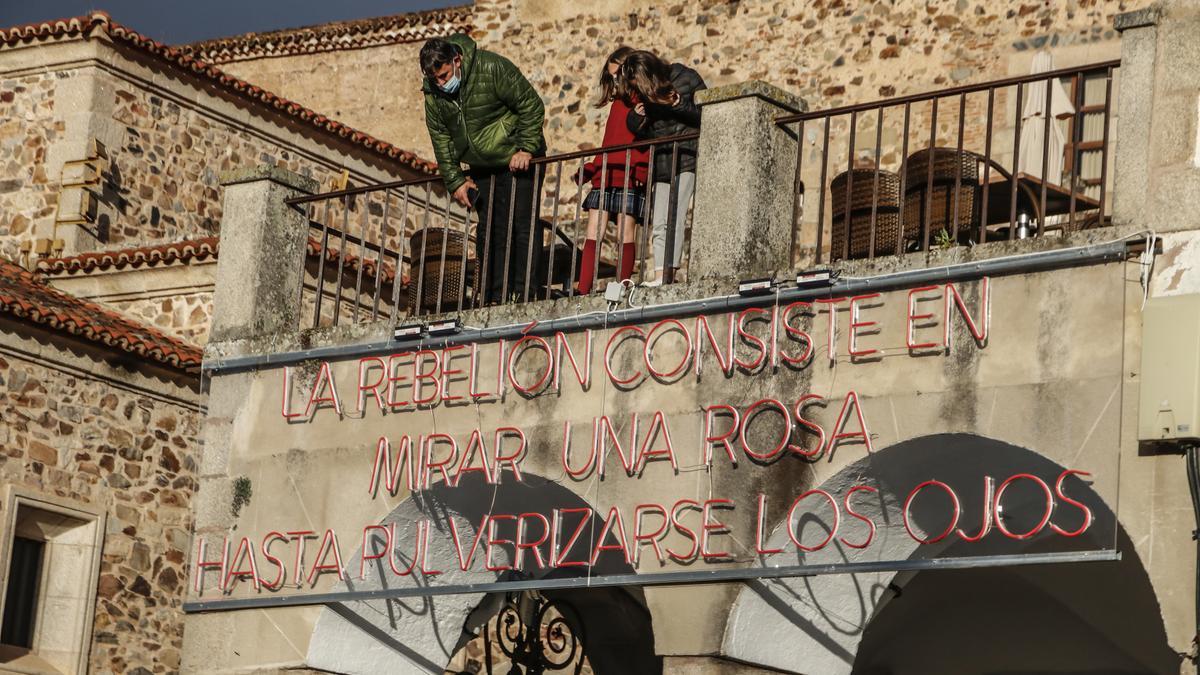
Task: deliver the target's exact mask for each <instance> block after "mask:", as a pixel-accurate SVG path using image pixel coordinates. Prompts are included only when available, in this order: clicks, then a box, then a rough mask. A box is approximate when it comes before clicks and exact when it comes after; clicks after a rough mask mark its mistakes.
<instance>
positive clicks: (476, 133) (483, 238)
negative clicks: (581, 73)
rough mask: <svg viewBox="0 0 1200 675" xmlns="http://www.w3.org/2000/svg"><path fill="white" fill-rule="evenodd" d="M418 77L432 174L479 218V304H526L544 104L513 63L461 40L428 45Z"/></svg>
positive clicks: (536, 237) (533, 275)
mask: <svg viewBox="0 0 1200 675" xmlns="http://www.w3.org/2000/svg"><path fill="white" fill-rule="evenodd" d="M421 72H422V73H423V74H424V75H425V82H424V86H423V90H424V92H425V125H426V126H427V127H428V129H429V138H430V140H431V141H432V142H433V152H434V156H435V157H436V158H437V163H438V171H439V172H440V173H441V174H442V180H443V181H444V182H445V184H446V190H447V191H448V192H449V193H450V194H451V195H453V197H454V199H455V200H456V201H458V202H459V203H460V204H462V205H463V206H467V207H469V208H474V209H475V211H476V212H477V213H478V215H479V224H478V226H477V229H476V232H475V253H476V257H477V260H478V261H479V262H478V267H477V268H476V269H477V270H478V272H479V273H480V274H482V275H483V279H482V281H483V283H481V284H480V288H481V289H482V291H483V301H484V302H485V303H492V302H504V301H507V300H513V299H516V300H520V299H524V298H525V297H526V295H527V289H528V290H529V291H533V289H534V288H535V287H537V286H538V284H537V283H536V281H537V280H538V279H539V278H542V277H543V274H542V273H541V272H539V271H538V260H539V259H540V253H541V250H542V246H543V234H542V228H541V223H540V222H539V220H538V219H537V218H535V214H536V212H537V206H538V197H539V195H540V193H541V183H542V180H541V179H542V175H541V174H542V172H541V170H540V169H537V168H535V167H534V166H533V165H531V163H530V162H531V161H532V160H533V158H534V157H539V156H542V155H545V153H546V139H545V137H544V136H543V135H542V125H543V123H544V122H545V118H546V110H545V107H544V106H543V105H542V99H541V97H540V96H538V94H537V92H536V91H534V89H533V87H532V86H531V85H530V84H529V81H528V80H526V79H525V76H524V75H522V74H521V71H520V70H519V69H518V68H517V67H516V66H515V65H513V63H512V61H509V60H508V59H506V58H504V57H503V56H500V55H499V54H495V53H492V52H489V51H487V50H483V49H479V48H477V47H476V46H475V41H474V40H472V39H471V38H470V37H467V36H466V35H452V36H450V37H449V38H446V39H441V38H433V39H431V40H429V41H428V42H426V43H425V45H424V46H423V47H422V48H421ZM463 164H466V165H467V167H468V168H467V170H466V171H465V172H464V171H463V168H462V165H463ZM514 183H515V190H514ZM514 195H515V197H514ZM510 214H511V216H510ZM531 249H532V256H530V252H531Z"/></svg>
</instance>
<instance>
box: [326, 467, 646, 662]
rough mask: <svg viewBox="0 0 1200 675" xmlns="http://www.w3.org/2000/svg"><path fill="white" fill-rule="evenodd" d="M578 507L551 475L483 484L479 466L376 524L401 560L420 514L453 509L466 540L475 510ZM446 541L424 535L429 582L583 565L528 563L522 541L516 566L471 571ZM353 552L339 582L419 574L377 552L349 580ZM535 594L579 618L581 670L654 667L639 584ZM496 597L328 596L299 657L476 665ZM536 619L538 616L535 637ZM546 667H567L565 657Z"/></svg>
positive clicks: (612, 561)
mask: <svg viewBox="0 0 1200 675" xmlns="http://www.w3.org/2000/svg"><path fill="white" fill-rule="evenodd" d="M583 507H591V505H590V504H588V503H587V502H586V501H585V500H584V499H583V498H581V497H580V496H579V495H577V494H575V493H574V492H571V491H570V490H568V489H567V488H566V487H564V486H562V485H560V484H559V483H557V482H554V481H551V480H548V479H545V478H542V477H540V476H537V475H533V474H529V473H525V474H524V481H523V482H516V481H513V480H510V476H508V475H506V476H505V477H504V480H503V481H501V482H500V483H499V484H498V485H488V484H487V483H485V482H484V479H483V477H482V476H479V475H467V476H464V477H463V480H462V481H461V483H460V484H459V486H458V487H456V488H450V487H448V486H446V485H445V484H436V485H434V486H432V487H431V488H430V489H428V490H425V491H423V492H420V493H418V494H416V495H414V496H412V497H409V498H407V499H405V500H404V501H403V502H401V503H400V504H399V505H398V506H397V507H396V508H395V509H393V510H392V512H391V513H389V514H388V515H387V516H386V517H385V518H383V519H382V520H381V521H380V524H381V525H385V526H386V525H389V524H392V523H395V524H396V531H397V535H396V542H397V543H396V545H395V547H394V549H393V552H392V554H393V555H394V556H395V557H396V559H397V560H398V565H399V566H400V567H401V568H405V567H407V566H409V565H410V564H414V563H415V562H416V561H414V560H413V553H414V548H413V545H412V543H411V542H413V541H415V538H416V536H417V529H418V528H419V527H420V525H419V524H420V523H421V521H423V520H427V521H428V522H429V523H430V526H431V527H440V528H443V529H444V528H446V527H447V525H446V524H447V523H448V522H449V519H453V520H454V522H455V523H456V525H457V527H458V529H459V534H460V536H461V537H462V538H463V540H464V542H463V544H462V545H463V548H464V549H466V548H467V547H469V546H470V541H468V540H469V539H474V538H475V537H476V535H477V534H478V532H477V530H478V529H479V524H480V522H481V521H482V519H483V516H484V515H485V514H488V513H508V514H520V513H539V514H542V515H543V516H545V517H547V519H549V518H550V516H551V514H552V512H553V510H554V509H566V508H576V509H578V508H583ZM602 516H603V513H601V514H600V515H599V516H597V515H595V514H593V516H592V518H591V521H590V522H588V523H587V524H586V525H585V526H584V528H583V530H582V532H583V533H582V534H581V535H580V536H581V538H584V539H586V538H588V537H590V536H594V533H597V532H598V531H599V530H600V528H601V527H602V526H603V518H602ZM509 538H511V536H510V537H509ZM449 542H450V539H449V538H448V537H446V536H440V535H439V536H433V537H431V538H430V539H429V544H430V547H429V550H428V552H427V554H426V555H425V556H424V557H425V558H426V560H425V562H426V564H427V569H436V570H439V571H440V572H441V574H440V575H438V578H437V583H438V584H439V585H448V584H473V583H484V582H491V581H508V580H530V579H556V578H564V577H572V576H583V575H584V574H586V571H583V570H580V571H578V572H577V571H576V569H579V568H561V567H560V568H557V569H543V568H539V567H537V566H536V565H531V564H529V563H530V561H531V560H532V559H533V556H532V554H531V551H526V558H525V563H524V564H523V565H522V567H523V569H521V570H519V571H507V572H501V573H498V574H497V573H489V572H483V571H480V570H481V568H482V564H481V563H479V562H478V560H477V561H476V563H475V564H474V565H473V566H472V568H473V569H472V571H468V572H464V571H462V570H461V568H460V563H459V556H460V555H461V554H462V553H461V552H460V551H458V550H455V547H454V545H453V544H451V543H449ZM538 548H539V551H540V553H541V556H542V559H543V560H548V559H549V554H550V551H549V541H547V542H546V543H545V544H543V545H542V546H540V547H538ZM501 552H503V554H504V556H506V559H505V560H504V561H503V562H504V563H505V564H508V565H512V564H513V563H514V561H513V559H512V552H511V551H510V550H509V549H507V548H503V549H499V548H498V549H497V550H496V551H495V552H494V555H495V561H496V562H500V557H501V556H500V554H501ZM477 555H481V552H480V553H477ZM362 558H363V552H362V551H361V550H360V551H358V552H357V553H356V555H355V556H354V557H353V558H351V559H348V560H347V561H346V563H345V564H346V568H347V569H348V570H350V571H351V572H352V573H353V574H352V575H351V578H350V579H348V580H347V581H346V582H344V584H342V588H341V589H342V590H376V589H381V588H389V587H391V588H395V587H398V586H403V585H407V586H416V585H418V584H421V583H425V582H424V581H422V578H421V575H420V574H412V575H407V576H397V575H395V574H394V573H390V571H389V570H387V569H385V567H384V566H385V565H387V562H385V561H382V560H374V561H371V562H370V563H369V564H368V565H367V566H366V578H365V579H362V580H359V579H358V576H357V572H358V570H359V569H360V561H361V560H362ZM418 564H419V563H418ZM632 573H634V570H633V568H632V567H631V566H629V565H627V564H625V562H624V561H623V560H622V559H621V558H620V556H619V555H616V556H603V557H601V558H600V559H599V561H598V564H597V565H596V566H595V567H594V568H592V574H595V575H601V574H632ZM542 595H543V597H544V599H545V600H547V601H553V602H554V603H558V604H561V605H565V606H566V607H567V608H568V609H567V611H564V612H562V613H563V614H570V613H574V614H575V615H576V617H577V623H578V624H579V625H580V627H581V630H579V631H578V632H579V633H580V634H581V640H580V644H579V647H580V650H581V656H582V657H583V658H585V659H586V664H587V669H588V670H587V671H581V675H582V673H583V672H591V673H595V674H596V675H610V674H628V675H643V674H644V675H657V674H658V673H661V672H662V661H661V659H660V658H659V657H657V656H655V654H654V632H653V628H652V626H651V621H650V612H649V610H648V609H647V607H646V601H645V597H644V595H643V593H642V591H641V589H640V588H592V589H589V588H578V589H556V590H547V591H544V593H543V594H542ZM505 600H506V594H504V593H474V594H460V595H438V596H433V597H416V598H407V599H392V600H371V601H354V602H345V603H339V604H336V605H329V606H327V607H326V608H325V609H324V610H322V612H321V616H320V617H319V619H318V620H317V625H316V628H315V629H314V631H313V635H312V639H311V640H310V643H309V648H308V653H307V658H306V660H307V663H308V665H309V666H310V667H314V668H321V669H323V670H328V671H330V672H344V673H381V674H382V673H396V672H405V673H407V672H429V673H438V674H440V673H443V672H444V671H446V670H447V669H448V668H450V667H451V666H454V667H460V668H462V670H459V671H457V672H464V671H465V672H473V673H484V672H486V669H485V667H484V666H485V662H484V658H483V657H484V652H483V642H484V629H485V626H488V625H490V626H491V627H492V630H493V631H494V630H495V625H496V618H497V616H499V615H501V613H502V611H503V609H504V606H505ZM554 613H555V614H557V613H558V612H557V611H555V612H554ZM502 618H504V617H502ZM545 628H546V626H544V625H543V626H542V633H541V635H542V637H543V638H545V636H546V634H545ZM493 637H494V635H493ZM493 653H495V652H493ZM507 663H508V662H506V664H507ZM572 663H574V662H572ZM493 665H494V666H495V667H496V669H495V672H497V673H504V674H507V673H508V672H509V668H510V665H504V666H503V667H499V666H500V664H499V663H494V664H493ZM450 672H455V671H453V670H451V671H450ZM518 672H521V671H518ZM550 672H563V673H573V672H574V667H573V665H572V667H571V668H570V669H567V670H558V671H550Z"/></svg>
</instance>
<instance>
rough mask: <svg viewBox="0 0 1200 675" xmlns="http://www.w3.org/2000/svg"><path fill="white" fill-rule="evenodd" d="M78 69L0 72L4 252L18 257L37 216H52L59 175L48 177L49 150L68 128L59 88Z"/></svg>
mask: <svg viewBox="0 0 1200 675" xmlns="http://www.w3.org/2000/svg"><path fill="white" fill-rule="evenodd" d="M76 75H77V71H75V70H62V71H59V72H57V73H36V74H28V75H22V76H20V77H12V78H8V77H4V76H0V120H2V121H0V175H3V178H2V179H0V256H4V257H5V258H9V259H15V258H16V257H17V252H18V248H19V247H20V244H21V242H26V241H32V240H33V238H34V228H33V223H34V221H38V220H43V219H48V218H53V215H54V211H55V206H56V204H57V194H56V193H57V191H56V190H55V189H54V187H55V182H56V181H57V179H58V177H57V176H53V177H51V176H48V175H47V171H46V165H45V160H46V151H47V148H48V146H49V145H50V144H51V143H53V142H55V141H56V140H57V139H59V138H60V137H61V136H62V134H63V132H64V131H65V129H66V124H65V123H64V122H63V120H62V118H61V117H60V116H58V115H55V114H54V108H55V92H56V91H57V88H58V83H59V81H60V80H62V79H66V78H71V77H74V76H76Z"/></svg>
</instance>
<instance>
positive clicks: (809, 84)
mask: <svg viewBox="0 0 1200 675" xmlns="http://www.w3.org/2000/svg"><path fill="white" fill-rule="evenodd" d="M1148 4H1149V0H1141V1H1130V0H1070V1H1067V2H1032V1H1020V0H1013V1H1012V2H985V1H982V0H957V1H954V2H951V1H944V2H942V1H939V2H924V1H923V0H922V1H918V0H898V1H896V2H871V3H849V2H841V1H839V0H820V1H817V2H809V3H798V2H786V1H782V0H734V1H730V0H705V1H703V2H683V1H680V2H664V1H661V0H617V1H615V2H604V3H590V4H586V5H581V4H579V3H573V2H559V1H557V0H548V1H539V2H525V1H521V0H480V1H479V2H475V3H474V4H473V5H471V6H469V7H464V8H461V9H454V10H446V11H444V12H431V13H429V14H425V15H417V16H415V17H413V18H412V20H411V21H412V25H413V26H414V28H410V29H408V30H404V31H401V30H396V29H395V27H394V26H395V23H396V18H393V17H388V18H384V19H377V20H374V21H372V22H361V23H357V24H352V25H348V26H341V25H334V26H333V28H332V29H330V30H328V31H326V30H325V29H298V30H294V31H280V32H277V33H267V34H250V35H246V36H240V37H233V38H226V39H223V40H215V41H209V42H204V43H198V44H195V45H190V46H189V47H188V49H189V50H192V53H194V54H196V55H197V56H199V57H201V58H206V59H211V60H213V62H215V63H217V64H220V65H221V67H222V68H225V69H227V70H229V72H231V73H234V74H237V75H238V76H240V77H244V78H246V79H249V80H250V81H253V82H260V81H261V82H263V83H264V84H270V85H272V86H273V87H274V89H273V90H274V91H278V92H280V93H282V94H283V95H285V96H288V97H290V98H293V99H294V100H297V101H301V102H302V103H304V104H305V105H308V106H310V107H312V108H314V109H317V110H330V111H337V114H340V115H342V116H343V117H344V119H346V120H348V121H351V122H352V123H353V124H355V125H357V126H359V127H360V128H362V129H364V130H367V131H369V132H371V133H376V134H378V135H380V136H381V137H383V138H388V139H391V140H393V142H396V143H398V144H400V145H401V146H402V147H407V148H413V149H414V150H416V151H417V152H418V153H421V154H424V155H425V156H429V155H430V154H431V153H430V150H429V139H428V136H427V135H426V134H425V133H424V129H423V125H420V124H417V123H415V122H413V120H414V119H423V115H424V110H423V109H422V107H421V106H420V105H419V103H420V102H419V100H418V99H417V98H416V94H415V92H416V91H417V90H419V88H420V79H419V77H418V73H417V66H416V63H417V52H418V50H419V48H420V44H421V42H422V41H423V40H424V39H426V38H427V37H432V36H433V35H436V34H445V33H446V32H448V31H469V32H470V33H471V35H472V36H473V37H474V38H475V39H476V40H478V42H479V46H480V47H483V48H485V49H491V50H493V51H497V52H500V53H502V54H505V55H506V56H508V57H510V58H511V59H512V60H513V61H514V62H515V63H516V64H517V65H519V66H520V67H521V68H522V70H523V72H524V73H525V75H526V76H527V77H528V78H529V81H530V83H532V84H533V86H534V88H535V89H537V90H538V91H539V92H541V94H542V99H543V101H544V102H545V104H546V120H547V126H546V139H547V142H548V143H549V146H550V151H551V152H552V153H553V152H568V151H572V150H576V149H581V148H590V147H595V146H597V145H598V144H599V143H600V139H601V137H602V136H603V131H604V121H605V110H603V109H597V108H595V107H594V106H593V105H592V104H593V103H594V99H595V97H596V96H597V94H598V91H597V89H596V80H597V79H598V77H599V73H600V68H601V66H602V64H603V60H604V58H605V57H607V56H608V54H609V53H610V52H611V51H612V50H613V49H615V48H616V47H617V46H619V45H622V44H627V45H633V46H636V47H641V48H646V49H650V50H652V51H655V52H657V53H659V54H660V55H662V56H663V57H664V58H666V59H668V60H671V61H679V62H681V63H684V64H685V65H688V66H691V67H693V68H695V69H696V70H697V71H698V72H700V74H701V75H702V76H703V77H704V79H705V81H706V82H707V83H708V85H709V86H721V85H726V84H731V83H736V82H742V81H746V80H766V81H768V82H771V83H773V84H775V85H777V86H780V87H783V88H785V89H787V90H788V91H790V92H793V93H794V94H796V95H798V96H800V97H801V98H803V99H804V100H806V101H808V103H809V105H810V106H811V107H812V108H814V109H817V108H830V107H834V106H839V105H845V104H850V103H862V102H866V101H872V100H877V99H881V98H889V97H893V96H903V95H906V94H914V93H920V92H925V91H929V90H931V89H936V88H943V87H947V86H952V85H958V84H968V83H975V82H985V81H989V80H996V79H1000V78H1003V77H1008V76H1011V75H1023V74H1026V73H1028V72H1029V66H1030V62H1031V59H1032V55H1033V53H1034V52H1036V51H1037V50H1039V49H1050V50H1051V51H1052V52H1053V53H1054V55H1055V61H1056V65H1058V66H1060V67H1067V66H1073V65H1080V64H1084V63H1094V62H1098V61H1104V60H1107V59H1109V58H1114V57H1115V56H1116V55H1117V53H1118V51H1119V47H1118V41H1117V34H1116V32H1115V30H1114V28H1113V17H1114V16H1115V15H1116V14H1118V13H1120V12H1126V11H1132V10H1136V9H1138V8H1140V7H1144V6H1146V5H1148ZM415 28H419V29H420V30H416V29H415ZM354 29H357V30H358V32H357V33H355V32H353V31H354ZM359 36H363V37H361V38H360V37H359ZM277 43H279V44H280V45H282V46H278V47H277V46H276V44H277ZM331 78H334V79H336V81H337V85H336V86H328V82H329V81H330V79H331ZM382 82H386V83H387V84H386V85H381V84H380V83H382Z"/></svg>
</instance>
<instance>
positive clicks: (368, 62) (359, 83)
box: [221, 42, 433, 159]
mask: <svg viewBox="0 0 1200 675" xmlns="http://www.w3.org/2000/svg"><path fill="white" fill-rule="evenodd" d="M421 44H422V43H420V42H406V43H401V44H392V45H384V46H378V47H367V48H363V49H350V50H346V51H339V52H332V53H330V52H326V53H321V54H297V55H292V56H277V57H265V58H257V59H252V60H246V61H235V62H232V63H224V64H221V69H222V70H224V71H226V72H228V73H229V74H231V75H233V76H235V77H240V78H242V79H243V80H246V81H247V82H253V83H254V84H256V85H258V86H260V87H262V88H264V89H267V90H269V91H273V92H276V93H278V94H280V95H281V96H285V97H287V98H290V99H292V100H293V101H297V102H299V103H301V104H303V105H305V106H308V107H309V108H312V109H313V110H317V111H320V112H321V113H322V114H324V115H328V116H330V117H332V118H334V119H337V120H341V121H343V122H345V123H346V124H349V125H350V126H352V127H355V128H357V129H362V130H364V131H366V132H367V133H370V134H372V135H374V136H376V137H378V138H382V139H384V140H386V141H388V142H389V143H392V144H394V145H397V146H399V147H401V148H404V149H406V150H411V151H412V152H415V153H417V154H418V155H420V156H422V157H426V158H429V159H432V158H433V148H432V146H430V144H429V134H428V133H426V131H425V125H424V123H423V120H424V119H425V105H424V99H423V98H422V96H421V74H420V70H419V68H418V67H417V53H418V52H419V51H420V50H421Z"/></svg>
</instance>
